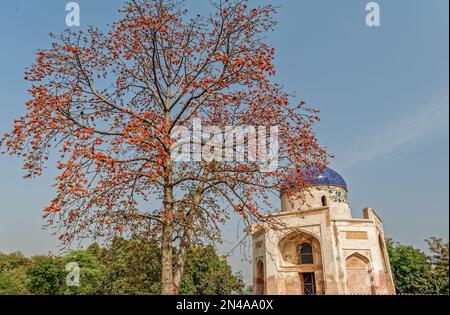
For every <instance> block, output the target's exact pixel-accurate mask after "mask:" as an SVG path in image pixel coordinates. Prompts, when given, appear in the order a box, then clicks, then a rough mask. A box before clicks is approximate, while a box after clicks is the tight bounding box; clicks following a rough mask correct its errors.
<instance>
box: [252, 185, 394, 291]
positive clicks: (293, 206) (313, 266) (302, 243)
mask: <svg viewBox="0 0 450 315" xmlns="http://www.w3.org/2000/svg"><path fill="white" fill-rule="evenodd" d="M302 195H303V196H304V198H303V201H300V200H299V199H298V198H296V197H295V196H294V197H291V198H288V197H287V196H286V195H285V194H281V204H282V210H281V212H278V213H274V214H271V215H268V216H267V218H266V219H267V220H266V222H267V223H265V224H260V225H254V226H252V227H251V233H252V236H253V261H254V263H253V265H254V269H253V273H254V283H253V287H254V293H255V294H258V295H265V294H267V295H305V294H318V295H322V294H327V295H336V294H337V295H341V294H395V288H394V282H393V278H392V273H391V269H390V265H389V259H388V254H387V251H386V242H385V236H384V231H383V224H382V221H381V219H380V218H379V217H378V215H377V214H376V213H375V211H374V210H373V209H370V208H367V209H364V213H363V219H354V218H353V217H352V215H351V211H350V207H349V203H348V199H347V188H346V186H345V187H342V186H336V185H333V183H331V185H330V184H327V185H316V186H312V187H311V188H310V189H308V191H305V192H303V193H302Z"/></svg>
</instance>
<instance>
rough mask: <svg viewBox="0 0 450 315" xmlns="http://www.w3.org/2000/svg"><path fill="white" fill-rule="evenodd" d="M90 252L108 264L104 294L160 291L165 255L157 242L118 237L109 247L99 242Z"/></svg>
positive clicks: (90, 248) (152, 292)
mask: <svg viewBox="0 0 450 315" xmlns="http://www.w3.org/2000/svg"><path fill="white" fill-rule="evenodd" d="M88 251H90V252H91V253H93V254H95V255H96V256H97V257H98V259H99V260H100V261H101V263H102V264H103V265H104V266H105V270H106V271H105V277H104V283H103V293H104V294H114V295H147V294H159V292H160V287H159V282H160V279H161V265H160V261H161V256H160V250H159V247H158V244H157V243H156V242H155V241H151V240H130V241H128V240H125V239H122V238H115V239H113V241H112V243H111V244H110V246H108V247H105V248H101V247H99V246H98V245H97V244H95V245H91V246H90V247H89V248H88Z"/></svg>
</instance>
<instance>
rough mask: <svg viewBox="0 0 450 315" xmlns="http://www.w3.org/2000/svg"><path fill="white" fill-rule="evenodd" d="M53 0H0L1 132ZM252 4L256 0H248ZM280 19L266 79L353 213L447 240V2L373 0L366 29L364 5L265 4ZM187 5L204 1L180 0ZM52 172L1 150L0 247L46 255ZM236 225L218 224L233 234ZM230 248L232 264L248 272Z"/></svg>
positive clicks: (404, 238)
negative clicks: (304, 107)
mask: <svg viewBox="0 0 450 315" xmlns="http://www.w3.org/2000/svg"><path fill="white" fill-rule="evenodd" d="M67 2H68V1H64V0H42V1H28V0H15V1H8V2H6V1H2V3H1V4H0V42H1V49H0V69H1V70H0V133H1V134H3V133H4V132H6V131H9V129H10V128H11V122H12V120H13V119H14V118H15V117H17V116H18V115H20V114H22V113H23V112H24V103H25V101H26V99H27V94H26V93H25V91H26V89H27V87H28V85H27V83H26V82H24V81H23V70H24V68H25V67H26V66H28V65H29V64H30V63H31V62H32V61H33V55H34V52H35V51H36V49H38V48H45V47H47V46H48V45H49V37H48V33H49V32H56V33H57V32H60V31H62V30H63V29H64V28H65V27H66V26H65V15H66V12H65V10H64V9H65V4H66V3H67ZM78 2H79V4H80V6H81V23H82V26H87V25H90V24H91V25H95V26H104V25H105V24H107V23H109V22H111V21H113V20H114V19H115V18H116V17H117V14H116V10H117V8H118V7H119V6H120V5H121V3H122V1H120V0H114V1H112V0H95V1H92V0H79V1H78ZM258 2H261V1H258ZM264 2H272V3H275V4H280V5H282V6H283V7H282V8H281V9H280V12H279V16H278V20H279V26H278V27H277V29H276V32H275V33H271V34H269V36H268V37H269V40H270V42H271V43H273V45H274V46H275V47H276V48H277V52H278V53H277V60H276V63H277V66H278V73H277V80H278V81H279V82H281V83H283V84H284V85H285V86H286V88H287V89H288V90H289V91H291V92H296V94H297V95H298V97H299V99H304V100H306V101H307V103H308V104H309V105H310V106H312V107H317V108H320V109H321V110H322V114H321V116H322V121H321V123H320V125H318V127H317V133H318V134H319V136H320V141H321V144H322V145H324V146H326V147H328V149H329V150H330V152H332V153H334V154H335V155H336V159H335V160H333V161H332V167H333V168H335V169H336V170H337V171H339V172H340V173H341V174H342V175H343V176H344V177H345V179H346V180H347V182H348V185H349V190H350V200H351V206H352V209H353V214H354V215H355V216H361V209H362V208H364V207H368V206H370V207H373V208H375V209H376V210H377V211H378V212H379V214H380V215H381V217H382V218H383V220H384V222H385V229H386V234H387V235H389V236H390V237H393V238H394V239H396V240H398V241H401V242H403V243H408V244H412V245H415V246H420V247H423V246H424V242H423V240H424V239H425V238H428V237H430V236H434V235H436V236H440V237H443V238H445V239H448V223H449V218H448V212H449V201H448V199H449V193H448V191H449V177H448V176H449V145H448V143H449V120H448V116H449V91H448V83H449V82H448V75H449V73H448V69H449V63H448V60H449V59H448V53H449V51H448V46H449V42H448V35H449V34H448V23H449V21H448V9H449V8H448V5H449V4H448V1H447V0H395V1H392V0H390V1H388V0H383V1H378V3H379V4H380V7H381V27H380V28H378V29H373V28H368V27H367V26H366V25H365V15H366V12H365V5H366V4H367V3H368V2H369V1H364V0H342V1H332V0H314V1H313V0H273V1H268V0H267V1H264ZM188 4H189V5H188V7H189V8H191V9H192V10H199V9H202V10H203V9H204V7H205V6H207V5H208V2H207V1H206V0H195V1H194V0H189V1H188ZM54 175H55V172H54V171H53V170H52V169H50V170H49V171H48V172H47V173H45V175H44V176H43V177H41V178H39V179H36V180H33V181H26V180H23V179H21V176H22V172H21V163H20V161H19V160H17V159H16V158H10V157H7V156H0V200H1V203H0V251H3V252H10V251H14V250H22V251H24V252H25V253H27V254H36V253H46V252H48V251H53V252H55V251H56V245H57V241H56V239H55V238H54V237H53V236H51V235H50V233H49V232H48V231H43V230H41V225H42V223H43V221H42V219H41V215H42V209H43V208H44V206H45V205H46V204H47V203H48V201H49V200H50V198H51V196H52V189H51V184H52V182H53V181H52V180H53V177H54ZM239 229H240V228H238V227H237V226H236V222H234V221H233V222H231V223H230V224H228V225H227V226H226V228H225V236H226V241H227V242H226V243H225V245H224V246H223V248H221V250H223V251H226V250H227V248H231V247H233V246H232V245H233V244H234V243H235V242H236V241H237V239H238V237H237V236H236V231H237V230H239ZM240 258H241V255H240V252H239V250H238V251H237V253H236V254H235V255H233V257H232V259H231V262H232V264H233V266H234V267H235V268H236V269H238V270H243V271H244V273H245V275H246V279H250V278H249V276H250V272H249V270H250V269H249V267H248V265H246V264H245V263H243V262H240Z"/></svg>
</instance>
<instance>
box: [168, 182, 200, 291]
mask: <svg viewBox="0 0 450 315" xmlns="http://www.w3.org/2000/svg"><path fill="white" fill-rule="evenodd" d="M201 189H203V185H202V186H201ZM199 190H200V188H199ZM200 201H201V191H198V192H197V193H196V195H195V196H194V199H193V205H192V209H191V212H190V214H189V216H188V217H187V220H186V227H185V230H184V233H183V236H182V238H181V241H180V247H179V250H178V255H177V263H176V268H175V272H174V280H173V283H174V289H175V294H180V289H181V282H182V280H183V276H184V270H185V266H186V260H187V258H188V253H189V249H190V247H191V238H192V234H193V232H194V220H195V217H196V216H197V213H198V207H199V205H200Z"/></svg>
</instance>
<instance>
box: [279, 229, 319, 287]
mask: <svg viewBox="0 0 450 315" xmlns="http://www.w3.org/2000/svg"><path fill="white" fill-rule="evenodd" d="M278 247H279V253H280V258H281V259H280V267H281V269H284V274H283V275H282V276H281V277H282V278H283V279H284V281H283V283H284V286H285V293H286V294H288V295H316V294H317V295H322V294H325V280H324V275H323V264H322V250H321V245H320V241H319V240H318V239H317V237H315V236H314V235H312V234H310V233H307V232H304V231H294V232H292V233H289V234H288V235H286V236H285V237H284V238H282V239H281V241H280V242H279V244H278Z"/></svg>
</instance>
